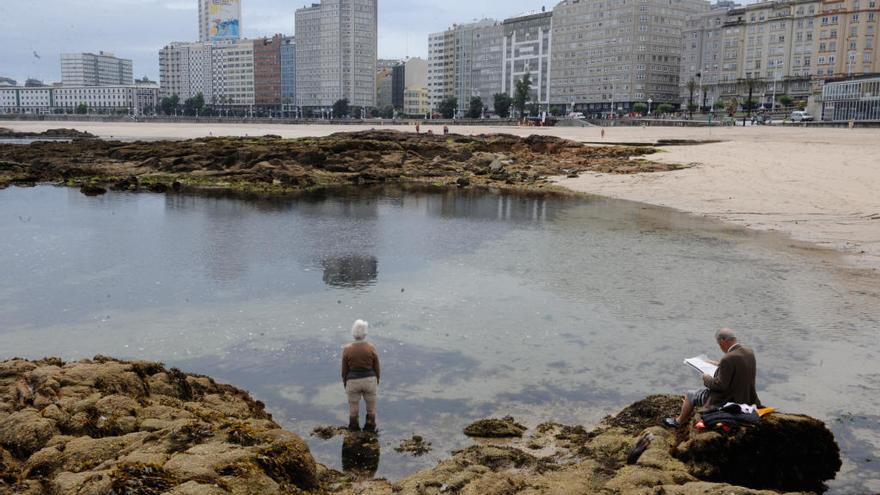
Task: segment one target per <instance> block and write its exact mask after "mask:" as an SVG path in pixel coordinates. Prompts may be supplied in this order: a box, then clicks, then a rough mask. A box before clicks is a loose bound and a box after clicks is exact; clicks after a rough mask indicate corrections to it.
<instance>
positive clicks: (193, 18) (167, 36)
mask: <svg viewBox="0 0 880 495" xmlns="http://www.w3.org/2000/svg"><path fill="white" fill-rule="evenodd" d="M314 1H315V2H317V1H318V0H314ZM311 3H312V0H306V1H303V0H297V1H293V2H290V1H288V0H242V10H243V12H242V15H243V17H244V19H243V22H242V27H243V32H244V35H245V36H246V37H249V38H255V37H260V36H267V35H272V34H275V33H283V34H293V13H294V11H295V10H296V9H297V8H300V7H303V6H306V5H310V4H311ZM554 4H555V1H554V2H553V3H542V2H540V0H489V1H485V0H484V1H482V2H474V1H472V0H470V1H469V0H444V1H443V2H437V1H431V0H418V1H411V0H379V56H380V57H381V58H402V57H405V56H421V57H426V56H427V51H428V34H429V33H432V32H437V31H442V30H444V29H446V28H447V27H449V26H450V25H451V24H453V23H456V22H457V23H462V22H470V21H472V20H474V19H478V18H481V17H493V18H496V19H502V18H504V17H509V16H512V15H515V14H518V13H521V12H524V11H526V10H535V9H540V8H541V6H542V5H546V6H547V8H548V9H550V8H552V6H553V5H554ZM475 5H476V6H475ZM197 12H198V8H197V3H196V0H0V32H3V33H4V36H3V38H4V47H3V55H2V57H0V76H7V77H12V78H14V79H17V80H18V81H19V82H21V83H23V82H24V80H25V79H26V78H28V77H35V78H37V79H42V80H44V81H46V82H52V81H58V80H60V78H61V73H60V72H61V69H60V62H59V60H60V55H61V53H65V52H86V51H90V52H96V51H98V50H104V51H109V52H113V53H115V54H116V55H118V56H120V57H125V58H131V59H132V60H133V61H134V73H135V76H136V77H140V76H143V75H147V76H149V77H150V78H151V79H158V77H159V55H158V53H159V50H160V49H161V48H162V47H163V46H164V45H165V44H167V43H169V42H171V41H192V40H195V39H197V38H198V24H197V22H198V20H197ZM34 52H36V53H37V54H38V55H39V57H40V58H37V57H35V56H34Z"/></svg>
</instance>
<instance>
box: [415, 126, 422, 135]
mask: <svg viewBox="0 0 880 495" xmlns="http://www.w3.org/2000/svg"><path fill="white" fill-rule="evenodd" d="M421 133H422V127H421V126H420V125H419V124H416V134H421Z"/></svg>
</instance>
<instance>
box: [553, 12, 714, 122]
mask: <svg viewBox="0 0 880 495" xmlns="http://www.w3.org/2000/svg"><path fill="white" fill-rule="evenodd" d="M707 10H709V3H708V2H706V1H704V0H637V1H633V0H563V1H562V2H561V3H559V4H558V5H557V6H556V7H555V8H554V9H553V21H552V23H553V29H552V37H553V38H552V44H551V47H552V48H551V50H552V55H551V61H550V63H551V69H550V95H551V103H554V104H558V105H565V106H567V107H568V108H569V109H572V108H573V109H576V110H580V111H584V112H585V113H589V114H601V113H608V112H611V111H612V110H613V111H616V112H626V111H631V110H632V108H633V105H635V104H636V103H642V102H645V101H647V100H648V99H651V100H653V101H654V102H655V103H658V104H659V103H674V104H678V103H679V77H680V72H681V43H682V29H683V28H684V26H685V20H686V19H687V18H688V17H689V16H691V15H694V14H698V13H701V12H705V11H707Z"/></svg>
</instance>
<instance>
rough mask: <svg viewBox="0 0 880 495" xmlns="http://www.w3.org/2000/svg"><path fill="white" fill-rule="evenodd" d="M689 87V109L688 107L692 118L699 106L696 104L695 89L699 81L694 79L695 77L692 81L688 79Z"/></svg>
mask: <svg viewBox="0 0 880 495" xmlns="http://www.w3.org/2000/svg"><path fill="white" fill-rule="evenodd" d="M687 88H688V106H687V109H688V113H689V114H690V116H691V118H693V116H694V110H696V109H697V106H696V105H694V91H695V90H696V89H697V83H696V82H695V81H694V78H693V77H692V78H691V80H690V81H688V83H687Z"/></svg>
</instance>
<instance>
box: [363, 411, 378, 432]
mask: <svg viewBox="0 0 880 495" xmlns="http://www.w3.org/2000/svg"><path fill="white" fill-rule="evenodd" d="M364 431H367V432H370V433H376V415H375V414H367V422H366V424H364Z"/></svg>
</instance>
